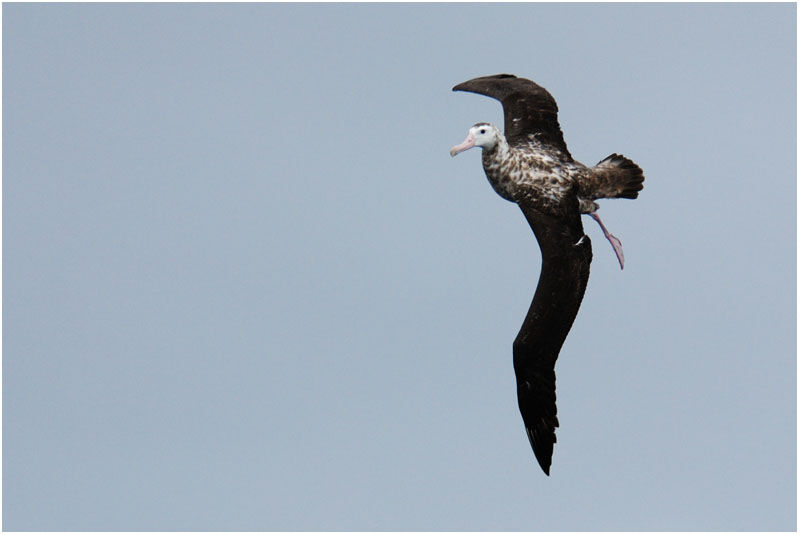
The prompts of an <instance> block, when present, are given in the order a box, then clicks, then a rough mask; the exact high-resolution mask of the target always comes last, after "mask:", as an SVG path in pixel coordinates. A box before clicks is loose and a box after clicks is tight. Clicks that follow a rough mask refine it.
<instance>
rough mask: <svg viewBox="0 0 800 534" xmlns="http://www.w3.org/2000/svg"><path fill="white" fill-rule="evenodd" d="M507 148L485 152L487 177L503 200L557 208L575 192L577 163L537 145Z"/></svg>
mask: <svg viewBox="0 0 800 534" xmlns="http://www.w3.org/2000/svg"><path fill="white" fill-rule="evenodd" d="M503 148H505V147H499V148H498V149H495V150H491V151H488V150H485V151H484V153H483V169H484V171H485V172H486V177H487V178H488V179H489V183H490V184H491V185H492V187H493V188H494V190H495V191H496V192H497V194H498V195H500V196H501V197H503V198H505V199H506V200H509V201H511V202H520V201H526V202H533V203H534V204H540V205H542V207H555V206H553V205H554V204H555V205H560V204H561V203H562V202H563V201H564V199H565V198H566V197H567V196H568V195H569V194H571V193H572V192H573V191H574V187H575V180H574V179H573V176H572V175H573V174H574V173H575V172H576V171H578V170H579V169H578V168H577V167H576V163H577V162H573V161H565V160H564V159H562V158H560V157H559V156H558V155H557V154H550V153H548V152H547V151H543V150H541V149H538V148H539V147H534V146H531V147H522V148H516V147H515V148H508V149H505V150H503ZM577 165H579V166H580V167H583V166H582V165H580V164H577Z"/></svg>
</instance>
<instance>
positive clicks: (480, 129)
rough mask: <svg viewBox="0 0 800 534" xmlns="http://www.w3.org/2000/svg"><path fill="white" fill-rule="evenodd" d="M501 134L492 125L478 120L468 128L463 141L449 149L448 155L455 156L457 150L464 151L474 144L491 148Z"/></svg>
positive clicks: (474, 145)
mask: <svg viewBox="0 0 800 534" xmlns="http://www.w3.org/2000/svg"><path fill="white" fill-rule="evenodd" d="M501 135H502V134H501V133H500V130H498V129H497V128H496V127H495V126H494V125H492V124H489V123H488V122H479V123H478V124H476V125H475V126H473V127H472V128H470V129H469V133H468V134H467V138H466V139H464V142H463V143H461V144H460V145H456V146H454V147H453V148H451V149H450V155H451V156H455V155H456V154H458V153H459V152H464V151H465V150H469V149H470V148H472V147H476V146H479V147H481V148H483V149H489V150H491V149H492V148H494V147H495V145H496V144H497V143H498V141H500V138H501Z"/></svg>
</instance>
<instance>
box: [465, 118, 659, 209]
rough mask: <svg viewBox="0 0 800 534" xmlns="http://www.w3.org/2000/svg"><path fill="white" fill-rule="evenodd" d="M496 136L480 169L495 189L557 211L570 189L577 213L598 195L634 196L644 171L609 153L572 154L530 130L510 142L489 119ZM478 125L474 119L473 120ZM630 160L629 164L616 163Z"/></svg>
mask: <svg viewBox="0 0 800 534" xmlns="http://www.w3.org/2000/svg"><path fill="white" fill-rule="evenodd" d="M480 124H485V125H486V126H487V127H489V128H491V129H493V130H494V132H495V135H496V139H497V142H496V144H495V145H494V146H493V147H491V148H484V150H483V156H482V160H483V169H484V171H485V173H486V177H487V178H488V179H489V183H490V184H491V185H492V188H493V189H494V190H495V192H496V193H497V194H498V195H500V196H501V197H503V198H504V199H506V200H508V201H511V202H516V203H520V202H523V203H528V204H530V205H533V206H538V207H540V208H541V209H543V210H546V211H555V212H559V211H560V210H561V209H562V206H563V204H564V203H565V202H566V201H567V197H569V196H570V195H573V194H574V195H577V197H578V203H579V209H580V213H582V214H589V213H594V212H595V211H597V209H598V208H599V206H598V204H597V203H596V202H595V200H597V199H600V198H618V197H622V196H625V197H626V198H636V196H637V195H638V191H639V190H641V189H642V182H643V180H644V176H643V175H642V173H641V170H640V169H639V168H638V166H636V164H634V163H632V162H630V160H628V159H626V158H624V157H622V156H618V155H616V154H613V155H611V156H609V157H608V158H606V159H604V160H603V161H601V162H600V163H598V164H597V165H595V166H594V167H587V166H586V165H584V164H583V163H581V162H579V161H575V160H574V159H572V156H571V155H570V154H569V153H565V152H562V151H561V150H559V149H558V148H556V147H552V146H548V145H545V144H543V143H541V142H539V141H538V140H537V139H536V136H535V135H530V136H529V139H528V141H527V142H526V143H518V144H517V146H514V147H512V146H510V145H509V144H508V142H507V141H506V139H505V137H504V136H503V134H502V133H500V131H499V130H498V129H497V128H496V127H495V126H494V125H491V124H488V123H478V125H480ZM476 126H477V125H476ZM626 163H627V164H630V165H632V168H631V169H632V170H629V169H628V168H621V167H620V165H623V164H626Z"/></svg>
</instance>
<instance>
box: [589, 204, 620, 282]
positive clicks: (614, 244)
mask: <svg viewBox="0 0 800 534" xmlns="http://www.w3.org/2000/svg"><path fill="white" fill-rule="evenodd" d="M589 215H590V216H591V217H592V219H594V220H595V221H597V224H599V225H600V228H602V229H603V235H604V236H606V239H608V242H609V243H611V246H612V248H613V249H614V254H616V255H617V260H619V268H620V269H624V268H625V255H624V254H623V253H622V241H620V240H619V239H617V238H616V236H614V235H612V234H611V232H609V231H608V228H606V226H605V225H604V224H603V221H601V220H600V216H599V215H597V213H590V214H589Z"/></svg>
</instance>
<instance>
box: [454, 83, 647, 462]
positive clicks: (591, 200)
mask: <svg viewBox="0 0 800 534" xmlns="http://www.w3.org/2000/svg"><path fill="white" fill-rule="evenodd" d="M453 91H466V92H470V93H477V94H480V95H485V96H488V97H490V98H494V99H496V100H499V101H500V103H501V104H502V106H503V115H504V122H505V133H501V132H500V130H499V129H498V128H497V127H495V126H494V125H492V124H490V123H487V122H479V123H477V124H475V125H474V126H472V127H471V128H470V129H469V133H468V134H467V137H466V139H465V140H464V141H463V142H462V143H461V144H459V145H456V146H454V147H453V148H451V149H450V155H451V156H455V155H456V154H459V153H461V152H464V151H465V150H469V149H470V148H474V147H480V148H481V149H482V150H483V157H482V160H483V170H484V172H485V173H486V177H487V178H488V179H489V183H490V184H491V186H492V188H493V189H494V190H495V192H496V193H497V194H498V195H500V196H501V197H503V198H504V199H506V200H508V201H511V202H514V203H516V204H517V205H518V206H519V207H520V208H521V209H522V213H523V215H524V216H525V218H526V219H527V221H528V224H529V225H530V226H531V229H532V230H533V233H534V235H535V236H536V240H537V241H538V242H539V248H540V249H541V253H542V267H541V273H540V275H539V282H538V284H537V286H536V291H535V293H534V296H533V302H532V303H531V306H530V308H529V310H528V313H527V315H526V316H525V320H524V321H523V323H522V327H521V328H520V331H519V334H518V335H517V337H516V339H515V340H514V344H513V353H514V372H515V374H516V379H517V400H518V403H519V410H520V413H521V415H522V420H523V423H524V424H525V431H526V433H527V436H528V440H529V441H530V444H531V447H532V448H533V452H534V455H535V456H536V460H537V461H538V462H539V465H540V466H541V468H542V470H543V471H544V472H545V474H547V475H548V476H549V475H550V465H551V462H552V456H553V444H554V443H555V442H556V433H555V429H556V427H557V426H558V417H557V416H556V375H555V363H556V358H558V353H559V352H560V350H561V346H562V345H563V344H564V340H565V339H566V338H567V334H568V333H569V330H570V328H571V327H572V323H573V321H574V320H575V316H576V315H577V313H578V308H579V307H580V305H581V301H582V300H583V294H584V292H585V290H586V284H587V282H588V281H589V265H590V264H591V261H592V244H591V240H590V239H589V237H588V236H587V235H586V234H584V231H583V224H582V223H581V214H586V215H589V216H590V217H592V218H593V219H594V220H595V221H596V222H597V223H598V224H599V225H600V228H601V230H602V232H603V235H604V236H605V238H606V239H608V241H609V243H611V247H612V249H613V250H614V254H615V255H616V257H617V260H618V262H619V266H620V268H621V269H622V268H624V267H625V256H624V255H623V252H622V243H621V242H620V240H619V239H618V238H617V237H615V236H614V235H612V234H611V233H610V232H609V231H608V229H607V228H606V226H605V225H604V224H603V222H602V220H601V219H600V217H599V215H597V210H598V208H599V206H598V204H597V202H595V201H596V200H598V199H602V198H629V199H634V198H636V197H638V196H639V191H641V190H642V187H643V183H644V174H643V173H642V170H641V169H640V168H639V166H638V165H636V164H635V163H634V162H633V161H631V160H629V159H628V158H626V157H624V156H621V155H619V154H611V155H610V156H608V157H606V158H605V159H603V160H601V161H600V162H599V163H597V164H596V165H594V166H593V167H587V166H586V165H584V164H582V163H580V162H578V161H575V160H574V159H573V158H572V155H571V154H570V153H569V150H567V145H566V143H565V142H564V136H563V134H562V132H561V127H560V126H559V124H558V106H557V105H556V101H555V99H554V98H553V97H552V95H550V93H549V92H547V90H545V89H544V88H543V87H541V86H539V85H537V84H536V83H534V82H532V81H531V80H527V79H525V78H518V77H516V76H514V75H512V74H497V75H494V76H483V77H480V78H474V79H472V80H469V81H466V82H464V83H460V84H458V85H456V86H455V87H453Z"/></svg>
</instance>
